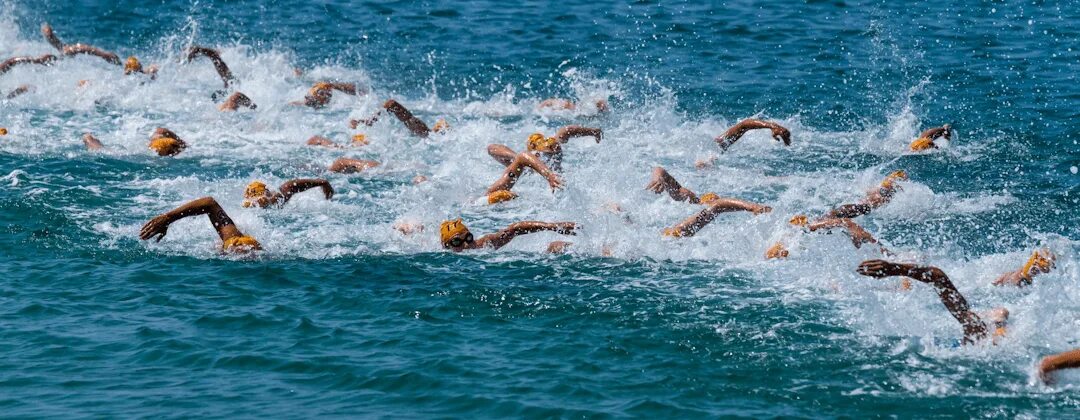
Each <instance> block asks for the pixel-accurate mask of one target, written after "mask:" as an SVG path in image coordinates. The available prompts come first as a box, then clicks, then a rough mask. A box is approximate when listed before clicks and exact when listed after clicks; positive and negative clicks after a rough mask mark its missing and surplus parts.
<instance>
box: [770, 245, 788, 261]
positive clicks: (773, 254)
mask: <svg viewBox="0 0 1080 420" xmlns="http://www.w3.org/2000/svg"><path fill="white" fill-rule="evenodd" d="M787 257H788V250H787V248H786V247H784V244H783V243H782V242H777V243H775V244H773V246H770V247H769V249H768V250H766V251H765V259H767V260H772V259H779V258H787Z"/></svg>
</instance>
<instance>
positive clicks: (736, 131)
mask: <svg viewBox="0 0 1080 420" xmlns="http://www.w3.org/2000/svg"><path fill="white" fill-rule="evenodd" d="M760 128H768V129H769V130H772V136H773V139H776V141H783V142H784V145H785V146H790V145H791V131H788V129H787V128H784V127H783V126H781V125H780V124H777V123H774V122H769V121H764V120H759V119H756V118H748V119H745V120H742V121H739V123H738V124H735V125H734V126H733V127H731V128H729V129H728V130H727V131H725V132H724V134H721V135H720V136H719V137H717V138H716V142H717V143H718V144H719V145H720V147H721V148H722V149H724V150H727V148H728V147H731V145H733V144H735V142H737V141H739V139H740V138H742V136H743V135H745V134H746V133H747V132H748V131H750V130H757V129H760Z"/></svg>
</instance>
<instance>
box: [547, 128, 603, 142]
mask: <svg viewBox="0 0 1080 420" xmlns="http://www.w3.org/2000/svg"><path fill="white" fill-rule="evenodd" d="M603 136H604V131H603V130H601V129H599V128H592V127H585V126H580V125H568V126H565V127H562V128H560V129H559V131H556V132H555V138H556V139H558V140H559V142H560V143H566V142H569V141H570V139H571V138H574V137H592V138H595V139H596V142H597V143H600V139H601V137H603Z"/></svg>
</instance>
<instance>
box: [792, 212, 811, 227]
mask: <svg viewBox="0 0 1080 420" xmlns="http://www.w3.org/2000/svg"><path fill="white" fill-rule="evenodd" d="M788 223H791V224H793V225H795V226H806V225H808V224H810V220H809V219H807V218H806V215H805V214H796V215H795V217H792V218H791V220H788Z"/></svg>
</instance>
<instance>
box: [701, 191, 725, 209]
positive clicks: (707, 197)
mask: <svg viewBox="0 0 1080 420" xmlns="http://www.w3.org/2000/svg"><path fill="white" fill-rule="evenodd" d="M719 199H720V196H719V195H716V193H713V192H709V193H705V194H702V195H701V197H699V198H698V202H699V203H701V204H704V205H706V206H708V205H711V204H712V203H713V202H715V201H716V200H719Z"/></svg>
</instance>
